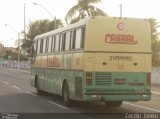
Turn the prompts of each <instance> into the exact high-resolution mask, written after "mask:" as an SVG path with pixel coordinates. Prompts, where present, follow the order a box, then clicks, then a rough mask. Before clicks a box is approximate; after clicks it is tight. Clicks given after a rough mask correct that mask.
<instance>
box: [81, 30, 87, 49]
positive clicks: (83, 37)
mask: <svg viewBox="0 0 160 119" xmlns="http://www.w3.org/2000/svg"><path fill="white" fill-rule="evenodd" d="M81 30H82V36H81V37H82V38H81V48H84V40H85V31H86V29H85V27H83V28H82V29H81Z"/></svg>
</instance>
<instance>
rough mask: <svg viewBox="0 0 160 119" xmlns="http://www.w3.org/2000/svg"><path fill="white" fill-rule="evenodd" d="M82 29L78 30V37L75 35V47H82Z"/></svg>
mask: <svg viewBox="0 0 160 119" xmlns="http://www.w3.org/2000/svg"><path fill="white" fill-rule="evenodd" d="M81 41H82V29H77V30H76V37H75V49H80V48H82V47H81V44H82V42H81Z"/></svg>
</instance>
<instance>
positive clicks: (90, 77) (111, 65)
mask: <svg viewBox="0 0 160 119" xmlns="http://www.w3.org/2000/svg"><path fill="white" fill-rule="evenodd" d="M34 52H35V53H34V54H35V55H34V57H33V64H32V68H31V85H32V86H33V87H35V88H36V89H37V93H38V94H39V93H41V91H45V92H49V93H54V94H57V95H60V96H62V97H63V99H64V103H65V105H66V106H68V105H69V104H70V101H71V100H77V101H92V102H105V103H106V104H112V105H114V106H120V105H121V104H122V102H123V101H149V100H150V99H151V90H150V84H151V31H150V25H149V22H148V21H147V20H144V19H135V18H111V17H92V18H86V19H83V20H81V21H80V22H77V23H75V24H71V25H68V26H65V27H63V28H59V29H56V30H53V31H50V32H47V33H44V34H41V35H38V36H36V37H35V39H34Z"/></svg>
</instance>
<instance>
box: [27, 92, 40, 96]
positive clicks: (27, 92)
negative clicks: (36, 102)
mask: <svg viewBox="0 0 160 119" xmlns="http://www.w3.org/2000/svg"><path fill="white" fill-rule="evenodd" d="M24 92H25V93H27V94H30V95H33V96H37V95H35V94H33V93H31V92H29V91H24Z"/></svg>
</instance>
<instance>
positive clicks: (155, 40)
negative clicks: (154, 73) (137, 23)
mask: <svg viewBox="0 0 160 119" xmlns="http://www.w3.org/2000/svg"><path fill="white" fill-rule="evenodd" d="M149 22H150V27H151V40H152V65H153V66H160V55H159V52H160V40H159V39H160V38H159V37H160V32H158V28H159V27H160V25H159V23H158V22H157V21H156V19H153V18H150V19H149Z"/></svg>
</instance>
